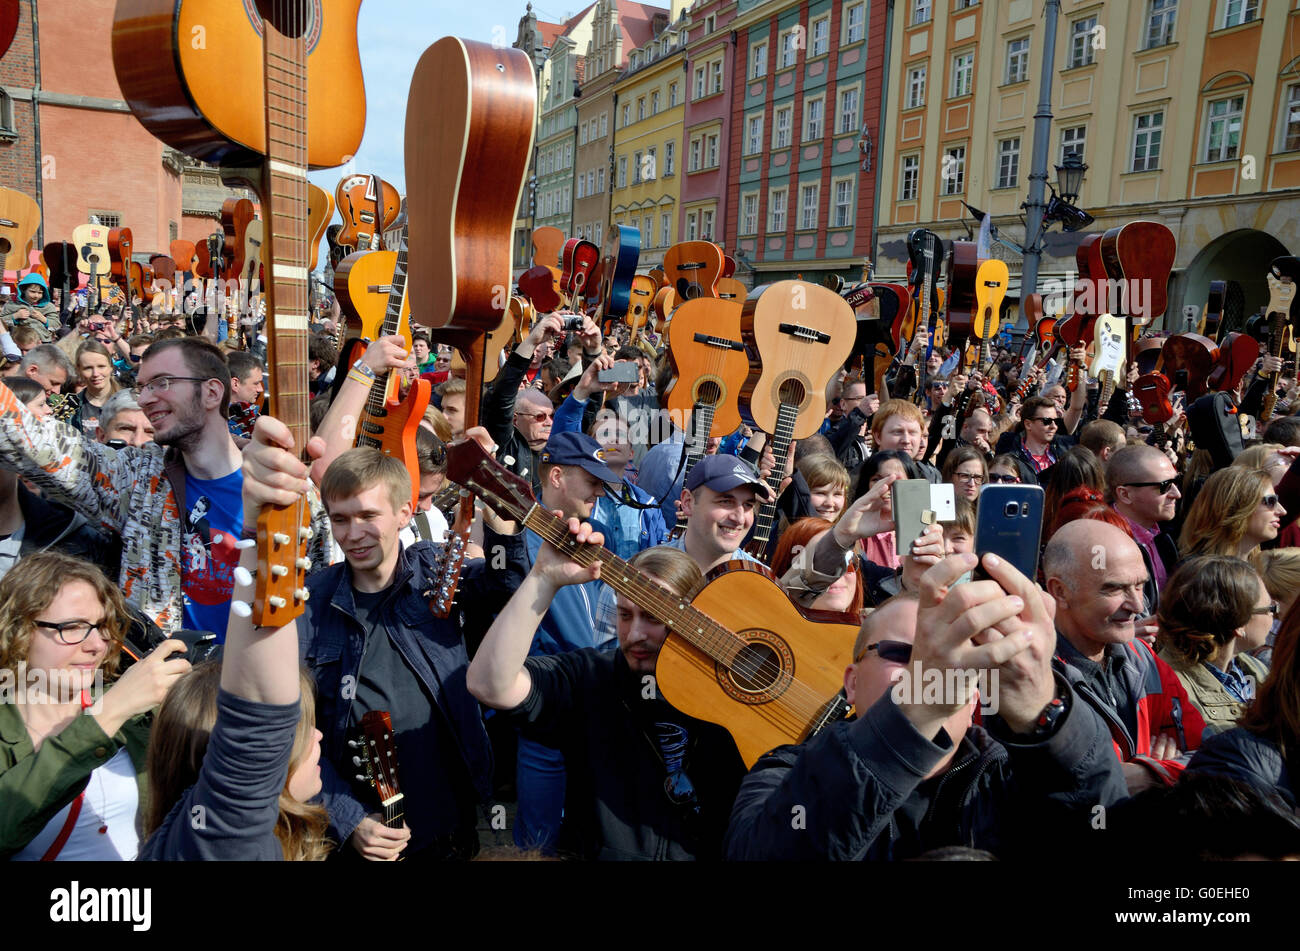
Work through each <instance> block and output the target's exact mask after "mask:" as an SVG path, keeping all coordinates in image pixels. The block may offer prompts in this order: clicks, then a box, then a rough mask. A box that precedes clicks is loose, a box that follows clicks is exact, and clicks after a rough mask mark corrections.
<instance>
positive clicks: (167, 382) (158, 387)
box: [131, 376, 213, 400]
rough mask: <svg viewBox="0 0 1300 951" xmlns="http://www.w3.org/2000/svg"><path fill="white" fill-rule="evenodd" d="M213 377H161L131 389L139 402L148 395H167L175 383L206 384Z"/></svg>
mask: <svg viewBox="0 0 1300 951" xmlns="http://www.w3.org/2000/svg"><path fill="white" fill-rule="evenodd" d="M210 379H213V377H207V376H160V377H158V378H157V379H153V380H150V381H149V382H148V383H139V384H137V385H135V386H133V387H131V395H133V396H134V397H135V398H136V399H137V400H138V399H139V398H140V397H142V396H144V395H145V394H146V393H166V392H167V391H168V390H170V389H171V388H172V384H173V383H206V382H208V380H210Z"/></svg>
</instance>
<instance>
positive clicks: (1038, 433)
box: [997, 396, 1075, 484]
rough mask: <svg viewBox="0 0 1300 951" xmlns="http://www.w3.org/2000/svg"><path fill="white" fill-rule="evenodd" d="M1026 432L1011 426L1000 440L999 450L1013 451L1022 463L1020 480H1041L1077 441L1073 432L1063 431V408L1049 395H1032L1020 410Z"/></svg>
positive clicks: (1019, 463)
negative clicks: (1018, 431) (1059, 407)
mask: <svg viewBox="0 0 1300 951" xmlns="http://www.w3.org/2000/svg"><path fill="white" fill-rule="evenodd" d="M1020 421H1021V424H1022V426H1023V432H1022V433H1019V434H1017V433H1016V431H1015V430H1011V431H1009V432H1006V433H1004V434H1003V435H1002V438H1001V439H999V440H998V446H997V452H998V453H999V454H1002V453H1011V454H1012V455H1014V456H1015V459H1016V464H1017V465H1018V466H1019V467H1020V481H1021V482H1026V483H1031V484H1032V483H1039V484H1042V483H1044V482H1045V481H1046V479H1045V477H1044V476H1043V472H1045V471H1046V470H1047V469H1049V468H1051V467H1052V466H1054V465H1056V460H1058V459H1060V458H1061V456H1062V455H1064V454H1065V451H1066V450H1067V449H1069V448H1070V447H1071V446H1073V445H1074V443H1075V439H1074V437H1073V436H1067V435H1065V434H1064V433H1062V432H1061V411H1060V410H1059V409H1058V408H1057V406H1056V403H1055V402H1054V401H1053V400H1051V399H1049V398H1048V397H1046V396H1031V397H1030V398H1029V399H1027V400H1025V405H1024V406H1023V407H1022V408H1021V410H1020Z"/></svg>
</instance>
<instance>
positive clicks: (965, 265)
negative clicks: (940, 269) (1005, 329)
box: [927, 241, 1006, 362]
mask: <svg viewBox="0 0 1300 951" xmlns="http://www.w3.org/2000/svg"><path fill="white" fill-rule="evenodd" d="M978 248H979V245H977V244H976V243H975V242H974V241H953V242H952V244H951V245H950V246H949V249H948V254H947V257H946V261H947V272H948V294H947V296H946V298H945V300H944V304H945V310H944V322H945V324H946V325H947V342H948V345H949V346H951V347H954V348H956V349H958V350H961V349H963V348H964V346H965V344H966V340H967V339H968V338H969V337H970V334H971V329H972V327H971V324H972V323H973V321H974V317H975V311H976V309H977V308H978V307H979V300H978V297H977V291H978V287H979V285H978V282H977V276H978V274H979V270H980V268H981V266H982V265H981V264H980V259H979V253H978ZM1002 286H1003V288H1004V289H1005V287H1006V283H1005V282H1003V285H1002ZM1003 293H1004V294H1005V290H1004V291H1003ZM993 332H994V333H997V329H996V328H994V331H993ZM928 355H929V354H927V356H928ZM990 362H992V361H991V360H990Z"/></svg>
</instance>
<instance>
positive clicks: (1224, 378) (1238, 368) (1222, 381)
mask: <svg viewBox="0 0 1300 951" xmlns="http://www.w3.org/2000/svg"><path fill="white" fill-rule="evenodd" d="M1257 359H1259V341H1258V340H1256V339H1255V338H1254V337H1252V336H1251V335H1250V334H1245V333H1237V332H1236V331H1235V330H1234V331H1231V332H1230V333H1227V334H1224V336H1223V339H1222V340H1220V341H1219V348H1218V356H1216V357H1215V360H1214V367H1213V368H1212V369H1211V370H1210V373H1209V376H1208V377H1207V379H1206V383H1207V384H1208V387H1209V389H1211V390H1213V391H1215V392H1216V393H1231V392H1232V391H1233V390H1235V389H1236V388H1237V387H1238V386H1240V385H1241V380H1242V378H1243V377H1244V376H1245V375H1246V374H1247V373H1248V372H1250V368H1251V367H1253V366H1254V365H1255V361H1256V360H1257Z"/></svg>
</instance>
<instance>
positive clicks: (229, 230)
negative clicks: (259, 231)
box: [221, 198, 257, 281]
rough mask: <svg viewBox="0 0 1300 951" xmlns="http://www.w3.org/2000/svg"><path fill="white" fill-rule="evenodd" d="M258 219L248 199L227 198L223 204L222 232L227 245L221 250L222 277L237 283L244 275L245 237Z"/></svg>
mask: <svg viewBox="0 0 1300 951" xmlns="http://www.w3.org/2000/svg"><path fill="white" fill-rule="evenodd" d="M256 217H257V212H256V211H255V210H254V207H253V203H252V202H251V201H249V200H248V199H247V198H227V199H226V200H225V201H224V202H222V203H221V232H222V234H223V235H224V236H225V243H224V244H223V245H222V249H221V259H222V262H223V263H222V266H221V277H222V279H224V280H227V281H237V280H239V279H240V278H241V277H242V276H243V274H244V252H245V247H244V235H245V233H246V232H247V231H248V225H249V222H251V221H253V219H255V218H256Z"/></svg>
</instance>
